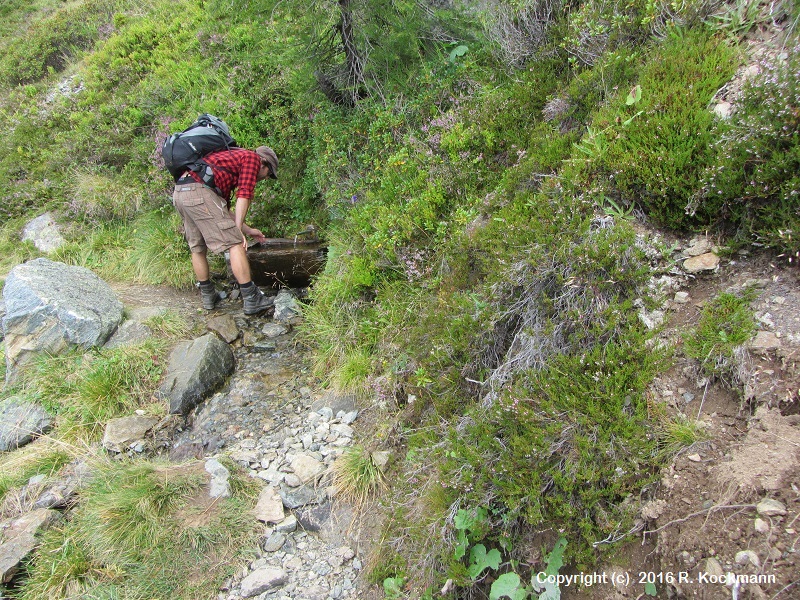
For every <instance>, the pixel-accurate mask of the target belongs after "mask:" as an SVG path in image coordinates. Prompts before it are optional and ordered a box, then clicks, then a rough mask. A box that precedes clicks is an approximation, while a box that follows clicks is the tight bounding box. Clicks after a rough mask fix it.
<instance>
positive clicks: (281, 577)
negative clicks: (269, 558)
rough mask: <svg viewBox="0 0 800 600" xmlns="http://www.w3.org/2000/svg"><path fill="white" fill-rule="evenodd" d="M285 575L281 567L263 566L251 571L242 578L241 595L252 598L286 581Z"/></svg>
mask: <svg viewBox="0 0 800 600" xmlns="http://www.w3.org/2000/svg"><path fill="white" fill-rule="evenodd" d="M286 580H287V576H286V572H285V571H284V570H283V569H278V568H275V567H264V568H261V569H258V570H256V571H253V572H252V573H250V575H248V576H247V577H245V578H244V579H242V596H244V597H245V598H252V597H253V596H258V595H259V594H261V593H263V592H266V591H267V590H271V589H273V588H276V587H280V586H282V585H284V584H285V583H286Z"/></svg>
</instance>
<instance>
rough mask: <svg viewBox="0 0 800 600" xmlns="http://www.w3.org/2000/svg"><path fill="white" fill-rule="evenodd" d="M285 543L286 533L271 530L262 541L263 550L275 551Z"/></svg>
mask: <svg viewBox="0 0 800 600" xmlns="http://www.w3.org/2000/svg"><path fill="white" fill-rule="evenodd" d="M285 543H286V535H284V534H283V533H281V532H280V531H273V532H272V534H271V535H270V536H269V537H268V538H267V541H266V542H264V552H277V551H278V550H280V549H281V548H283V545H284V544H285Z"/></svg>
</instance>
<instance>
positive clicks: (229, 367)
mask: <svg viewBox="0 0 800 600" xmlns="http://www.w3.org/2000/svg"><path fill="white" fill-rule="evenodd" d="M233 367H234V360H233V351H232V350H231V349H230V346H228V344H226V343H225V342H223V341H222V340H221V339H219V338H218V337H217V336H216V335H215V334H213V333H207V334H206V335H204V336H202V337H200V338H197V339H196V340H191V341H188V342H183V343H181V344H178V346H176V347H175V350H173V351H172V354H171V355H170V358H169V367H168V368H167V374H166V376H165V377H164V382H163V383H162V384H161V387H160V392H161V395H162V396H163V397H165V398H167V399H169V412H171V413H173V414H186V413H188V412H189V411H190V410H191V409H192V408H194V407H195V406H197V404H199V403H200V402H201V401H202V400H204V399H205V398H206V397H207V396H208V395H210V394H211V393H213V392H214V390H216V389H217V387H219V386H220V385H222V383H223V382H224V381H225V379H227V377H228V375H230V374H231V373H233Z"/></svg>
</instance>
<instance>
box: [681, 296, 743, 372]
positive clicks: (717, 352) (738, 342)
mask: <svg viewBox="0 0 800 600" xmlns="http://www.w3.org/2000/svg"><path fill="white" fill-rule="evenodd" d="M754 297H755V293H754V292H753V290H748V291H747V292H746V293H745V294H743V295H741V296H736V295H734V294H730V293H727V292H726V293H723V294H720V295H719V296H717V297H716V298H714V299H713V300H712V301H710V302H709V303H708V304H706V305H705V306H704V307H703V311H702V313H701V314H700V320H699V321H698V323H697V327H695V328H694V330H692V331H691V332H690V333H688V334H687V335H686V336H684V350H685V352H686V355H687V356H689V357H690V358H694V359H696V360H697V361H699V362H700V366H701V368H702V370H703V372H704V373H705V374H706V375H709V376H711V377H719V378H721V379H722V380H723V381H725V382H727V383H728V384H729V385H730V384H733V383H740V382H739V381H738V378H737V375H738V369H739V365H740V362H741V361H740V359H739V357H738V356H737V352H738V351H739V350H740V349H741V347H742V346H743V345H744V344H746V343H747V342H748V341H749V340H750V339H751V338H752V337H753V335H755V331H756V320H755V317H754V315H753V310H752V308H750V302H751V301H752V300H753V299H754Z"/></svg>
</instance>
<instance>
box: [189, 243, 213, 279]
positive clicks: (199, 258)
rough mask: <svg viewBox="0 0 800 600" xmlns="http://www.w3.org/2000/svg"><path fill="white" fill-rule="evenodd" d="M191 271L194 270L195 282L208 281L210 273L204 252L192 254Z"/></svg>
mask: <svg viewBox="0 0 800 600" xmlns="http://www.w3.org/2000/svg"><path fill="white" fill-rule="evenodd" d="M192 269H194V276H195V277H197V281H208V278H209V277H210V276H211V272H210V270H209V268H208V258H206V251H205V250H203V251H202V252H192Z"/></svg>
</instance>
